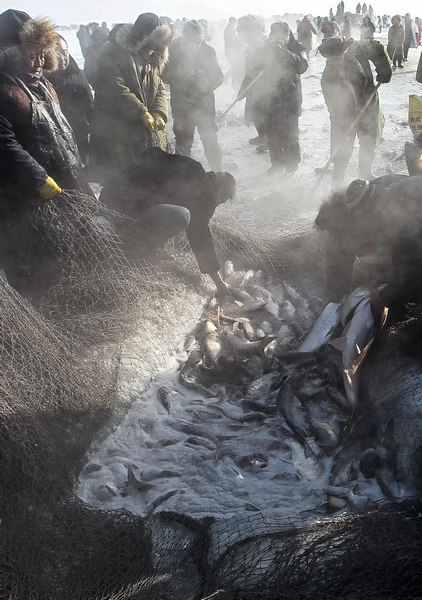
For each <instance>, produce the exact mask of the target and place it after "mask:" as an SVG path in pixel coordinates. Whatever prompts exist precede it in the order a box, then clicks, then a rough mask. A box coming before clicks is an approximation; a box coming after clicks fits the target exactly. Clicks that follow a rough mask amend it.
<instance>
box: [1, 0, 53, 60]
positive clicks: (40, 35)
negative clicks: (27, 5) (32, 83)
mask: <svg viewBox="0 0 422 600" xmlns="http://www.w3.org/2000/svg"><path fill="white" fill-rule="evenodd" d="M56 44H57V34H56V32H55V30H54V27H53V24H52V23H51V22H50V21H48V20H47V19H31V17H30V16H29V15H27V14H26V13H24V12H21V11H17V10H11V9H9V10H6V11H5V12H4V13H2V14H1V15H0V69H8V68H11V69H13V68H14V67H16V66H17V65H18V63H19V60H20V58H21V56H22V51H23V50H25V51H26V52H31V51H33V50H37V49H39V48H42V49H43V50H44V53H45V64H44V71H55V70H56V69H57V57H56Z"/></svg>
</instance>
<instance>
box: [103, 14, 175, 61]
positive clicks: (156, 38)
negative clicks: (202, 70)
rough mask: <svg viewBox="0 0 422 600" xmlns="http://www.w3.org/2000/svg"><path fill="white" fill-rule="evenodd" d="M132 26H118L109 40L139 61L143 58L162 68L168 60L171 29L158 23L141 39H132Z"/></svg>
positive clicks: (171, 36) (171, 37)
mask: <svg viewBox="0 0 422 600" xmlns="http://www.w3.org/2000/svg"><path fill="white" fill-rule="evenodd" d="M133 28H134V25H130V24H125V25H122V26H120V27H119V29H118V30H117V31H116V32H115V35H114V37H113V39H111V37H110V40H111V41H113V42H114V43H116V44H117V45H118V46H120V47H121V48H124V49H125V50H127V51H128V52H129V53H130V54H133V55H137V56H138V58H139V59H140V60H141V62H142V61H143V60H145V61H147V62H148V63H150V64H154V65H156V66H158V67H160V68H163V67H164V65H165V64H166V62H167V60H168V46H169V44H170V42H171V41H172V39H173V31H172V29H171V28H170V27H169V26H168V25H159V26H158V27H155V28H154V29H153V30H152V32H151V33H150V34H149V35H147V36H146V37H144V38H143V39H141V40H138V41H134V35H133ZM113 31H114V30H113ZM151 50H152V52H151Z"/></svg>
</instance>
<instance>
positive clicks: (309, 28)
mask: <svg viewBox="0 0 422 600" xmlns="http://www.w3.org/2000/svg"><path fill="white" fill-rule="evenodd" d="M312 34H314V35H317V30H316V29H315V27H314V26H313V25H312V23H311V21H301V22H300V23H299V25H298V26H297V39H298V41H299V42H300V43H301V44H302V46H303V47H304V48H305V50H306V52H309V51H310V50H312Z"/></svg>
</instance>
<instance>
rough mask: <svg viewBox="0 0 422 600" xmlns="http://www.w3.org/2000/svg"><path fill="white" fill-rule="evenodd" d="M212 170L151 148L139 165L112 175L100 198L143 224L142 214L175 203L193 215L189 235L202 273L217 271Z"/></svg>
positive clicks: (218, 265) (185, 157) (188, 159)
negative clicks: (155, 206) (152, 208)
mask: <svg viewBox="0 0 422 600" xmlns="http://www.w3.org/2000/svg"><path fill="white" fill-rule="evenodd" d="M216 191H217V190H216V182H215V173H214V172H213V171H211V172H209V173H206V172H205V170H204V168H203V167H202V165H201V164H200V163H199V162H197V161H196V160H193V159H192V158H189V157H188V156H181V155H178V154H167V153H166V152H163V151H162V150H160V149H159V148H150V149H148V150H146V151H145V152H144V153H143V154H142V155H141V156H140V157H139V165H138V166H136V167H129V168H128V169H126V170H125V171H123V172H122V173H121V174H120V175H118V176H117V177H113V179H112V180H111V181H110V183H108V184H106V185H105V186H104V188H103V190H102V192H101V196H100V200H101V201H102V202H104V203H105V204H106V205H108V206H110V207H111V208H113V209H115V210H118V211H121V212H123V213H124V214H126V215H128V216H130V217H132V218H134V219H136V220H138V221H140V222H141V223H142V213H143V211H145V210H146V209H148V208H150V207H151V206H154V205H157V204H175V205H178V206H184V207H185V208H187V209H189V211H190V214H191V220H190V224H189V226H188V228H187V236H188V239H189V242H190V245H191V247H192V250H193V252H194V254H195V256H196V259H197V261H198V265H199V268H200V270H201V272H202V273H215V272H216V271H218V270H219V268H220V264H219V261H218V259H217V256H216V253H215V249H214V243H213V239H212V235H211V231H210V226H209V221H210V219H211V217H212V216H213V214H214V211H215V208H216Z"/></svg>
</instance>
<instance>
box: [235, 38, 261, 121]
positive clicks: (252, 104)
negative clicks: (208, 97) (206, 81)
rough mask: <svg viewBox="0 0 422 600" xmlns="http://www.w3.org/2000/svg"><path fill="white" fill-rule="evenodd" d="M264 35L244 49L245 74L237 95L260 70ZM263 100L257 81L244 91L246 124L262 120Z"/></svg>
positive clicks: (241, 92) (240, 95)
mask: <svg viewBox="0 0 422 600" xmlns="http://www.w3.org/2000/svg"><path fill="white" fill-rule="evenodd" d="M264 39H265V38H264V36H262V40H261V41H260V42H257V43H256V45H253V46H248V47H247V48H246V51H245V76H244V78H243V81H242V83H241V85H240V89H239V97H242V95H243V90H245V89H246V88H247V87H248V85H249V84H250V83H252V81H253V80H254V79H255V78H256V77H257V75H259V74H260V73H261V72H262V57H261V51H262V43H263V42H264ZM262 100H263V98H262V94H261V90H260V85H259V82H258V84H257V85H255V84H254V85H253V86H251V87H250V88H249V90H248V91H247V92H246V105H245V122H246V124H247V125H250V124H251V123H255V124H257V122H260V121H262V108H261V101H262Z"/></svg>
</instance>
